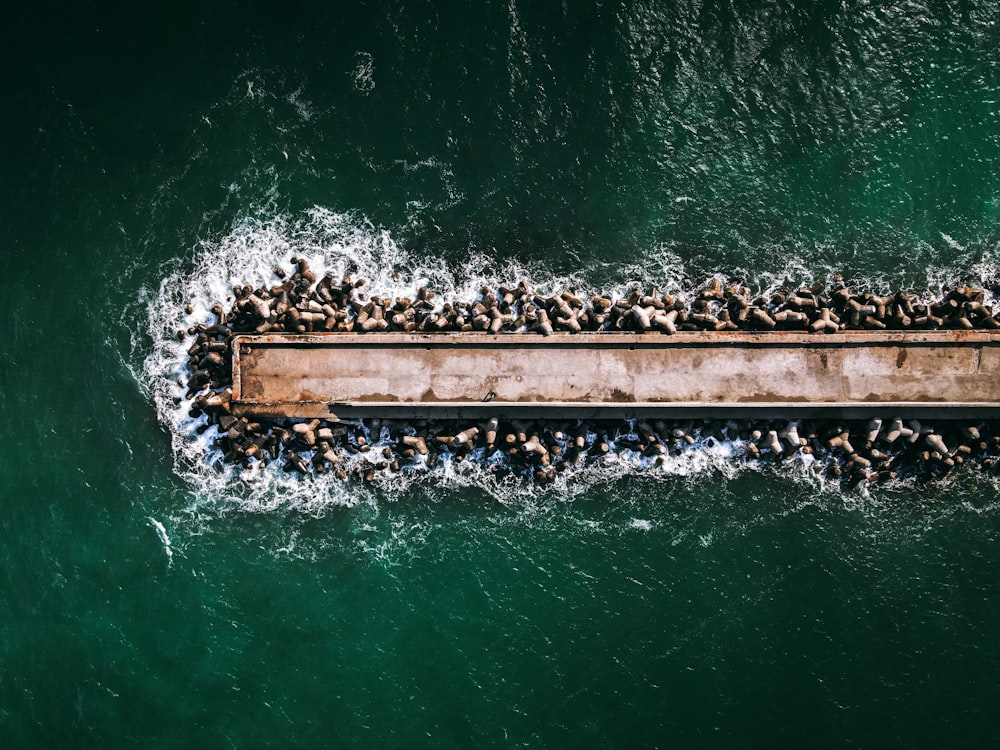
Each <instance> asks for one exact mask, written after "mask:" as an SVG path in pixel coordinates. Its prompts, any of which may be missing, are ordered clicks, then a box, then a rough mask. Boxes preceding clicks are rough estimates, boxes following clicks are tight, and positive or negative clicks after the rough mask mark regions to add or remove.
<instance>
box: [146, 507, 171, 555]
mask: <svg viewBox="0 0 1000 750" xmlns="http://www.w3.org/2000/svg"><path fill="white" fill-rule="evenodd" d="M146 520H148V521H149V525H150V526H152V527H153V528H154V529H156V535H157V536H158V537H160V543H161V544H163V551H164V552H165V553H166V555H167V562H168V564H169V563H173V557H174V551H173V549H171V546H170V537H169V536H167V530H166V528H165V527H164V526H163V524H162V523H160V522H159V521H157V520H156V519H155V518H153V517H152V516H149V517H148V518H147V519H146Z"/></svg>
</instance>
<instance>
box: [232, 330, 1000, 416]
mask: <svg viewBox="0 0 1000 750" xmlns="http://www.w3.org/2000/svg"><path fill="white" fill-rule="evenodd" d="M234 349H235V356H234V364H233V384H234V403H233V409H234V411H235V412H237V413H243V414H253V415H258V416H271V417H279V416H288V417H307V418H311V417H324V418H334V417H336V418H355V417H359V416H373V417H374V416H383V417H384V416H396V417H400V418H418V417H425V416H436V417H442V418H452V417H460V416H468V417H476V416H482V415H487V414H489V415H501V416H502V415H518V416H522V417H534V416H549V417H553V418H564V417H576V418H607V417H623V418H629V417H633V416H652V415H661V416H664V417H666V416H678V415H690V416H705V417H720V416H741V415H743V416H745V415H755V416H761V417H769V416H775V417H777V416H785V415H791V414H795V415H800V416H820V415H829V416H833V415H835V414H836V415H841V416H845V417H851V416H859V417H860V416H865V415H867V414H873V413H878V414H885V413H887V412H891V413H893V414H899V415H901V416H907V415H910V416H938V417H956V418H958V417H963V418H964V417H967V416H977V415H983V416H984V417H985V416H991V415H1000V378H998V375H1000V334H998V333H993V332H989V331H920V332H913V331H907V332H885V331H880V332H866V331H852V332H843V333H837V334H800V333H761V334H755V333H746V332H733V333H715V332H713V333H678V334H676V335H674V336H664V335H660V334H625V333H623V334H613V333H596V334H595V333H591V334H586V333H584V334H575V335H574V334H555V335H553V336H549V337H542V336H539V335H538V334H500V335H489V334H483V333H470V334H430V335H428V334H423V335H407V334H396V333H392V334H365V335H358V334H306V335H298V336H296V335H274V336H239V337H237V338H236V339H234Z"/></svg>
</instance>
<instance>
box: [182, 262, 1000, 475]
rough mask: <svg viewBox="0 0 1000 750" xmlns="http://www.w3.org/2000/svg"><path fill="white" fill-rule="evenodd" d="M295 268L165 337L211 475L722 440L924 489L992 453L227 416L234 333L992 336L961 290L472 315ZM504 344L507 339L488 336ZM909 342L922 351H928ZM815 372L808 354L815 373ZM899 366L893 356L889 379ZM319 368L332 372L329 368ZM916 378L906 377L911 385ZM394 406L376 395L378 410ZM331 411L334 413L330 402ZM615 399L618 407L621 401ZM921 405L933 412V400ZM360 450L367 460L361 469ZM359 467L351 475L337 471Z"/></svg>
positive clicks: (595, 422) (964, 434)
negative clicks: (221, 466) (182, 351)
mask: <svg viewBox="0 0 1000 750" xmlns="http://www.w3.org/2000/svg"><path fill="white" fill-rule="evenodd" d="M294 262H295V268H294V270H286V269H282V268H276V269H275V277H274V279H275V282H276V283H275V284H274V285H273V286H271V287H268V288H263V287H261V288H257V289H254V288H250V287H237V288H234V289H233V296H232V298H231V299H229V300H227V306H226V307H224V306H223V305H221V304H219V305H216V306H215V307H214V308H213V314H214V316H215V317H214V320H213V321H210V322H204V323H201V324H197V325H194V326H191V327H190V328H189V329H187V330H182V331H178V336H179V338H181V339H184V340H189V337H192V338H193V342H192V343H191V346H190V347H189V349H188V370H189V373H190V376H189V377H188V378H187V379H186V382H185V383H184V385H185V386H186V388H187V399H188V400H190V402H191V404H190V415H191V416H192V417H195V418H201V417H202V416H205V420H204V421H203V423H202V424H201V425H200V426H199V427H198V430H199V431H200V432H202V433H204V432H205V431H207V430H208V429H210V428H211V427H213V426H214V427H215V428H216V430H217V433H215V435H216V437H215V445H216V446H217V447H218V448H219V450H220V451H221V454H222V456H223V457H224V460H225V461H226V462H229V463H234V464H240V465H242V466H244V467H245V468H249V467H253V466H255V465H256V464H262V465H264V466H266V465H268V464H270V463H278V464H279V465H280V466H281V467H283V468H284V469H285V470H287V471H291V472H295V473H299V474H302V475H307V474H315V473H323V472H333V473H335V474H337V475H338V476H341V475H342V476H344V477H345V478H346V477H348V476H350V475H352V474H357V475H359V476H360V477H361V478H362V479H373V478H374V477H375V476H377V475H378V474H379V473H386V472H388V473H392V472H396V471H400V472H405V471H419V470H426V469H432V468H433V467H434V466H435V464H436V463H438V462H439V461H440V460H441V459H442V458H447V460H450V461H464V460H483V461H486V462H487V463H488V465H489V466H490V467H491V470H495V471H510V472H514V473H519V474H523V475H524V476H530V477H533V478H534V479H535V480H536V481H539V482H543V483H544V482H551V481H553V480H554V479H555V477H556V476H557V475H558V474H559V473H560V472H563V471H566V470H567V469H569V468H570V467H572V466H576V465H578V464H580V463H581V462H583V463H584V464H586V463H587V462H593V461H595V460H601V459H602V457H605V456H608V455H609V454H611V453H614V452H616V451H618V452H629V453H631V454H634V455H640V456H642V457H643V458H644V459H648V462H649V463H651V464H656V463H657V462H661V463H662V462H664V461H666V460H667V459H668V458H669V456H670V455H672V453H676V452H680V451H684V450H685V449H686V448H685V446H687V445H691V444H693V443H694V442H695V441H700V440H709V441H717V442H719V441H730V442H731V443H732V444H733V445H735V446H738V451H739V452H740V453H741V455H742V456H743V457H744V460H757V459H765V460H766V459H767V458H769V457H770V458H773V459H774V460H780V461H785V460H789V459H790V458H793V457H795V456H797V455H805V456H813V457H814V458H820V459H823V460H824V461H825V462H826V463H827V465H828V467H829V469H828V470H829V471H830V472H831V474H833V475H834V476H840V477H842V478H843V479H844V481H847V482H851V483H854V482H860V481H877V480H884V479H890V478H893V477H895V476H897V475H899V474H900V473H902V474H908V473H916V474H918V475H920V476H925V477H926V476H937V475H941V474H945V473H947V472H949V471H951V469H953V468H954V467H955V466H960V465H963V464H971V465H975V466H980V467H983V468H986V469H992V468H993V467H994V466H995V464H996V461H997V459H996V456H997V455H998V454H1000V432H998V431H996V430H994V428H993V427H992V422H989V421H982V419H979V418H977V415H976V414H972V415H970V414H967V413H966V414H962V415H961V416H962V418H963V421H961V422H957V421H954V420H952V419H947V416H948V415H947V412H946V410H945V411H943V412H941V413H942V415H943V416H944V417H945V419H944V420H934V421H928V420H926V419H923V418H921V420H920V421H917V420H915V419H907V418H906V417H908V416H912V415H908V414H903V413H901V414H899V416H896V414H895V413H886V414H882V415H881V416H879V417H876V418H874V419H866V420H864V421H860V422H859V421H852V420H850V419H846V420H845V418H846V417H849V416H850V415H849V414H847V413H846V412H845V413H843V414H839V415H834V416H832V417H831V418H825V417H824V418H819V419H809V420H800V419H781V420H775V419H773V418H771V417H774V415H773V414H765V415H764V416H767V417H769V418H766V419H765V418H752V419H746V418H742V419H741V418H739V417H740V416H745V415H739V414H733V415H729V416H731V417H733V418H729V419H727V418H726V416H727V415H724V414H718V413H712V414H709V412H708V410H705V411H704V413H701V414H699V412H698V411H697V410H695V411H692V412H690V416H692V417H698V416H702V417H706V416H712V417H718V419H714V420H713V421H706V420H704V419H675V418H666V419H635V420H631V421H623V420H621V419H617V420H609V419H604V418H598V419H577V420H569V421H566V420H562V421H560V420H559V419H556V418H554V417H557V416H558V415H557V414H556V413H555V412H552V414H550V415H549V416H547V417H546V418H545V419H511V418H510V415H509V414H506V413H504V412H503V411H502V409H500V408H499V406H498V407H497V409H496V413H494V414H491V413H490V411H491V407H490V394H491V393H493V392H492V391H489V392H486V395H485V396H484V397H483V398H482V399H479V398H478V396H477V399H476V400H477V401H481V403H479V404H477V405H476V409H474V410H473V409H469V410H467V412H466V411H462V410H459V411H461V412H462V413H461V414H448V413H447V412H446V411H441V412H436V413H439V414H440V418H436V419H426V418H424V417H426V416H427V415H420V414H417V413H416V412H410V413H408V414H407V413H405V412H400V416H403V417H404V419H405V421H404V420H403V419H392V418H389V419H375V420H372V419H368V420H367V421H366V422H365V423H364V424H362V425H361V426H356V425H352V424H347V423H343V422H339V421H338V419H337V416H335V415H334V413H333V412H334V409H333V408H330V409H326V408H325V407H326V404H324V403H322V402H320V406H321V407H323V408H321V409H320V411H318V412H311V413H305V412H301V413H300V411H299V410H297V409H296V408H285V409H276V410H272V411H271V412H269V413H263V412H260V411H258V412H256V413H254V412H253V410H250V411H248V410H246V409H244V408H234V407H240V406H241V404H240V403H239V394H238V393H237V401H236V402H234V400H233V398H234V397H233V373H234V357H233V350H232V347H233V345H234V337H235V336H237V335H240V334H250V335H251V336H254V335H256V336H257V337H258V338H262V337H263V338H268V337H272V336H277V337H279V338H280V336H281V335H283V334H286V333H288V334H295V335H300V336H301V335H303V334H307V335H309V334H312V335H314V336H319V337H321V338H322V336H323V335H324V334H341V335H342V334H381V335H375V336H371V340H373V341H374V340H376V339H379V340H381V339H384V338H385V335H387V334H403V335H401V336H400V337H399V338H400V340H404V339H408V338H414V337H416V336H433V335H434V334H451V335H461V336H470V335H471V336H472V337H473V338H475V339H477V340H479V341H484V342H485V341H504V342H505V344H504V345H505V346H506V345H507V344H508V343H509V342H511V341H513V340H520V341H527V339H524V338H523V335H524V334H528V333H530V332H537V333H539V334H541V335H542V336H543V337H547V336H550V335H552V334H559V335H557V336H555V337H554V338H552V339H541V338H533V337H529V338H531V340H533V341H534V342H536V344H534V345H533V346H535V348H537V347H538V346H543V347H547V346H549V345H548V344H544V345H543V344H541V342H542V341H546V342H548V341H551V342H552V346H557V345H558V344H559V342H565V341H567V340H569V339H567V336H569V337H570V339H573V340H581V341H583V340H586V339H588V337H591V336H595V335H596V336H599V337H600V338H602V339H603V336H601V334H615V335H617V336H619V337H622V336H625V337H629V336H634V337H635V338H636V339H637V340H641V341H654V340H658V339H660V337H661V336H664V337H667V338H664V339H663V340H664V341H666V340H668V339H669V340H670V341H678V342H681V341H683V340H684V339H685V338H686V337H691V336H696V335H697V336H700V337H704V338H706V339H712V338H714V337H713V336H712V335H711V334H713V333H718V334H720V335H721V336H720V339H719V340H720V342H721V341H722V340H723V339H730V340H732V337H735V338H736V339H744V335H746V339H744V340H748V339H749V338H752V337H757V338H764V339H769V338H770V337H771V336H774V337H778V338H783V339H788V338H794V337H798V338H799V339H803V338H804V339H805V340H813V337H815V340H816V341H818V342H819V341H824V340H825V341H827V342H829V345H830V346H831V347H839V346H841V345H842V344H841V341H840V340H841V338H843V337H844V336H845V335H847V334H848V332H856V334H855V336H856V341H855V342H852V343H851V344H850V346H852V347H855V346H864V344H863V343H860V342H862V341H863V340H864V337H865V335H866V333H865V332H869V333H870V334H871V335H872V336H874V335H875V333H881V334H886V335H887V334H888V332H892V331H897V332H900V333H901V334H902V333H906V332H912V335H911V336H910V338H917V337H918V336H920V335H922V336H924V337H925V338H931V339H932V338H933V335H937V334H933V335H931V334H929V333H923V334H921V333H920V332H929V331H935V330H942V331H952V332H955V335H959V334H958V332H962V331H970V336H979V337H983V336H986V338H988V339H990V341H989V342H987V343H988V344H992V343H993V342H992V337H991V336H988V335H987V334H988V332H990V331H994V330H996V329H1000V323H998V322H997V320H996V319H995V317H994V314H993V310H992V308H991V306H990V305H989V303H988V300H987V295H986V293H985V292H984V291H983V290H981V289H977V288H970V287H960V288H954V289H950V290H947V291H946V292H945V293H943V294H942V295H940V296H939V297H937V298H935V299H932V300H931V299H927V298H926V297H918V296H917V295H914V294H906V293H896V294H893V295H886V296H878V295H872V294H854V293H852V292H851V291H850V289H849V288H848V287H847V286H846V285H844V284H843V282H842V281H840V280H839V279H835V280H834V281H833V282H832V283H831V284H829V285H820V284H817V285H813V286H810V287H803V288H798V289H795V290H793V291H779V292H774V293H772V294H768V295H766V296H756V297H754V296H751V295H750V293H749V291H748V290H747V289H745V288H743V287H740V286H735V285H730V286H725V285H723V284H721V283H720V282H719V281H718V280H713V281H712V282H710V283H709V284H707V285H706V286H704V287H703V288H700V289H691V290H688V291H687V292H684V293H675V294H665V293H659V292H657V291H656V290H646V291H642V290H633V291H632V292H631V293H630V294H628V295H627V296H621V297H618V298H612V297H606V296H601V295H596V296H592V297H590V298H589V299H584V298H582V297H580V296H578V295H577V294H576V293H575V292H574V291H573V290H563V291H561V292H559V293H557V294H550V295H547V296H542V295H539V294H537V293H535V292H534V291H532V290H531V288H530V287H529V286H528V284H527V283H526V282H521V283H520V284H518V285H517V286H516V287H514V288H505V287H498V289H496V290H495V291H494V290H493V289H490V288H486V287H484V288H483V289H482V290H481V291H480V294H479V295H477V297H476V299H474V300H468V301H455V300H452V301H448V302H441V301H440V300H438V299H437V298H436V295H435V294H434V293H433V292H432V291H430V290H427V289H420V290H419V291H418V292H417V293H416V295H415V296H414V297H413V298H401V297H396V298H385V297H380V296H377V295H372V296H368V295H366V293H365V282H364V280H363V279H357V280H352V279H351V278H350V277H342V278H339V279H335V278H334V277H332V276H331V275H326V276H323V277H322V278H320V279H317V278H316V277H315V276H314V275H313V274H312V272H311V271H310V270H309V268H308V264H307V263H306V262H305V261H304V260H296V261H294ZM976 330H978V331H980V332H981V333H975V331H976ZM508 333H517V334H521V336H517V337H511V338H507V337H506V336H502V334H508ZM476 334H479V335H480V336H481V338H480V336H476ZM490 334H497V335H500V336H501V337H500V338H494V336H491V335H490ZM573 334H582V335H580V336H579V337H578V336H575V335H573ZM675 334H676V335H675ZM727 334H728V335H727ZM782 334H784V335H782ZM828 334H838V335H828ZM893 335H895V334H893ZM307 337H308V336H307ZM290 338H293V339H294V338H295V336H294V335H293V336H292V337H290ZM338 338H339V337H338ZM349 338H352V339H353V338H354V337H353V336H351V337H349ZM443 338H446V337H443ZM613 338H614V336H609V337H608V339H609V340H610V339H613ZM903 338H907V337H905V336H904V337H903ZM361 339H366V337H364V336H361V337H360V339H359V340H361ZM772 340H777V339H772ZM924 343H925V344H927V346H931V345H933V341H931V342H930V343H928V342H924ZM484 345H486V344H484ZM707 346H709V347H711V346H712V345H711V344H708V345H707ZM845 346H846V345H845ZM630 348H635V347H630ZM990 351H991V352H992V351H993V350H992V348H990ZM514 356H517V354H516V353H515V355H514ZM969 356H970V357H972V359H970V362H969V363H966V364H969V366H970V367H972V368H973V370H974V372H975V373H976V374H977V375H980V365H981V360H984V357H983V354H982V347H981V346H980V347H978V348H977V349H976V351H975V352H971V350H970V354H969ZM826 359H827V356H826V355H823V367H824V369H825V368H826V367H827V362H826ZM905 359H906V353H905V352H904V353H903V354H902V355H901V357H900V358H899V359H897V364H896V367H897V368H898V367H901V366H902V361H903V360H905ZM989 361H990V362H992V354H991V355H990V360H989ZM303 362H305V360H302V362H300V363H299V364H302V363H303ZM911 362H912V360H911ZM990 366H992V365H990ZM236 367H237V369H238V362H237V363H236ZM332 367H334V368H336V367H337V365H336V363H334V364H333V365H332ZM926 369H927V368H923V370H926ZM923 370H919V369H918V370H917V371H916V373H917V376H919V373H920V372H922V371H923ZM990 371H991V370H990ZM984 372H986V371H984ZM829 377H831V378H832V377H834V376H833V375H830V376H829ZM838 377H840V376H838ZM237 390H238V389H237ZM493 395H496V394H495V393H494V394H493ZM393 398H395V396H393V395H392V394H389V398H388V400H392V399H393ZM332 400H334V401H335V400H336V396H335V395H334V396H333V397H332ZM623 400H624V401H627V400H628V398H627V394H626V397H624V398H623ZM932 400H933V401H936V402H941V404H943V405H944V406H947V401H948V395H947V394H943V395H940V396H935V397H934V398H933V399H932ZM993 406H996V404H993ZM265 411H266V410H265ZM389 411H390V412H391V411H392V410H391V409H390V410H389ZM869 411H870V410H869ZM539 413H544V412H539ZM615 413H616V414H617V412H615ZM622 413H623V414H624V412H622ZM804 413H805V412H803V414H804ZM325 415H329V416H328V418H324V417H325ZM351 416H362V417H364V416H366V415H364V414H352V415H351ZM367 416H369V417H370V416H378V415H377V414H374V413H373V414H370V415H367ZM605 416H606V415H605ZM809 416H812V415H809ZM866 416H870V415H866ZM988 416H989V415H988V414H984V415H983V417H984V418H985V417H988ZM450 417H451V418H457V421H454V420H453V419H450ZM373 445H374V446H375V447H373ZM373 450H375V451H378V453H377V454H376V455H373V454H371V451H373ZM361 454H364V455H363V458H364V460H363V461H360V462H358V461H353V460H352V458H351V457H352V456H357V455H361ZM498 454H499V457H498ZM349 467H350V468H349Z"/></svg>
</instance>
